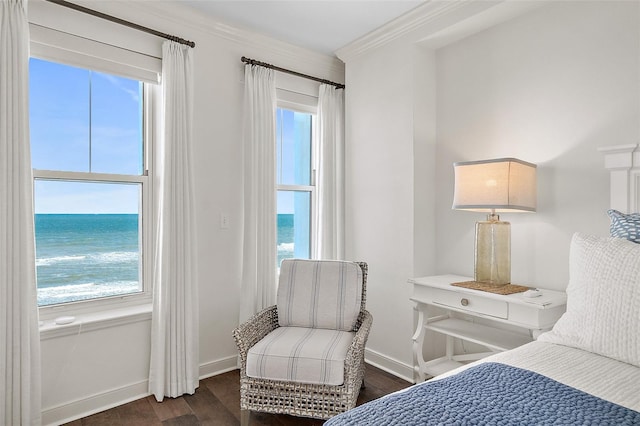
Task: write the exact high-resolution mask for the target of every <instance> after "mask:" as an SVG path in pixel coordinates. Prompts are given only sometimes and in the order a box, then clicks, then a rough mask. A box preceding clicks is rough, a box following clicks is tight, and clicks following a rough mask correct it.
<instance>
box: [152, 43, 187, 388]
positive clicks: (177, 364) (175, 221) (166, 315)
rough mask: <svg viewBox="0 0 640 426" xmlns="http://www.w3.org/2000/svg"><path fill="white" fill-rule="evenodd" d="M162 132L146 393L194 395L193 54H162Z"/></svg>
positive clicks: (171, 49) (171, 47)
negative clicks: (149, 359)
mask: <svg viewBox="0 0 640 426" xmlns="http://www.w3.org/2000/svg"><path fill="white" fill-rule="evenodd" d="M162 93H163V106H164V107H163V120H164V129H163V134H162V140H161V141H159V142H160V143H159V144H158V145H157V148H156V149H157V152H156V159H157V163H156V181H155V182H156V185H157V186H156V191H155V192H156V194H157V197H158V198H157V206H158V217H157V234H156V253H155V258H154V285H155V288H154V292H153V316H152V322H151V364H150V371H149V392H150V393H152V394H153V395H154V396H155V398H156V400H158V401H162V399H163V398H164V396H169V397H177V396H180V395H182V394H185V393H188V394H193V393H194V392H195V390H196V388H197V387H198V377H199V371H198V369H199V357H198V338H199V336H198V282H197V277H196V262H195V259H196V256H195V253H194V251H195V244H196V241H195V234H194V232H195V224H194V208H193V201H194V200H193V199H194V197H193V177H192V159H191V149H192V146H191V145H192V142H193V141H192V137H191V133H192V130H191V127H192V110H193V106H192V100H193V83H192V51H191V48H190V47H187V46H185V45H182V44H178V43H175V42H173V41H166V42H165V43H164V45H163V49H162Z"/></svg>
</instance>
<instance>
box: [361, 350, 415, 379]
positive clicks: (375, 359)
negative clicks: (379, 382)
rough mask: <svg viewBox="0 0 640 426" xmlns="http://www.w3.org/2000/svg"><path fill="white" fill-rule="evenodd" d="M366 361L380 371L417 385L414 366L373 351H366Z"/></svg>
mask: <svg viewBox="0 0 640 426" xmlns="http://www.w3.org/2000/svg"><path fill="white" fill-rule="evenodd" d="M364 360H365V362H366V363H367V364H371V365H373V366H374V367H377V368H379V369H380V370H383V371H386V372H387V373H389V374H393V375H394V376H396V377H399V378H401V379H403V380H406V381H407V382H410V383H415V380H414V378H413V366H411V365H409V364H406V363H404V362H401V361H398V360H397V359H394V358H391V357H388V356H386V355H383V354H381V353H380V352H376V351H374V350H371V349H368V348H367V349H365V350H364Z"/></svg>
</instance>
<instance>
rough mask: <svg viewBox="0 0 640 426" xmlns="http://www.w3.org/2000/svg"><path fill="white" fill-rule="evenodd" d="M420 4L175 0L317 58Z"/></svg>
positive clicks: (394, 0) (397, 0) (416, 0)
mask: <svg viewBox="0 0 640 426" xmlns="http://www.w3.org/2000/svg"><path fill="white" fill-rule="evenodd" d="M424 1H425V0H323V1H317V0H295V1H292V0H287V1H271V0H180V3H181V4H184V5H187V6H189V7H191V8H193V9H195V10H197V11H198V12H200V13H205V14H207V15H209V16H211V17H212V18H214V19H216V20H219V21H223V22H226V23H228V24H232V25H235V26H239V27H242V28H247V29H250V30H252V31H254V32H258V33H261V34H263V35H267V36H270V37H273V38H275V39H278V40H281V41H285V42H288V43H291V44H294V45H297V46H300V47H305V48H307V49H311V50H314V51H316V52H320V53H324V54H328V55H333V52H335V51H336V50H338V49H339V48H341V47H343V46H346V45H347V44H349V43H350V42H352V41H354V40H356V39H358V38H360V37H361V36H364V35H365V34H367V33H369V32H371V31H373V30H375V29H376V28H379V27H380V26H382V25H383V24H385V23H387V22H389V21H391V20H393V19H395V18H397V17H399V16H400V15H403V14H404V13H406V12H408V11H409V10H411V9H413V8H415V7H416V6H418V5H420V4H421V3H423V2H424Z"/></svg>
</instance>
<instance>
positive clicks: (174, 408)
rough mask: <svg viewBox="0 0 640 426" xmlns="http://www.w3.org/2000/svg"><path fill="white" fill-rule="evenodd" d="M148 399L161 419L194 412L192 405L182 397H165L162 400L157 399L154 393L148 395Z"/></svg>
mask: <svg viewBox="0 0 640 426" xmlns="http://www.w3.org/2000/svg"><path fill="white" fill-rule="evenodd" d="M146 399H147V401H149V404H150V405H151V408H153V411H154V412H155V414H156V417H158V420H160V421H165V420H168V419H172V418H174V417H181V416H186V415H192V414H193V411H192V410H191V407H189V404H187V401H185V400H184V398H182V397H180V398H165V399H163V400H162V402H158V401H156V398H155V397H154V396H153V395H150V396H148V397H147V398H146Z"/></svg>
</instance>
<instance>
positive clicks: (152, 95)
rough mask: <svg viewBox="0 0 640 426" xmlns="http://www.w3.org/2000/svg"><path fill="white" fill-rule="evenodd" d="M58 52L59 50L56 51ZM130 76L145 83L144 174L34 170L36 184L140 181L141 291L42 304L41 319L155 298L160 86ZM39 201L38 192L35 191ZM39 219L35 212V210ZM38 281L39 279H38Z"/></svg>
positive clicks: (96, 68) (45, 57)
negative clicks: (155, 173) (155, 175)
mask: <svg viewBox="0 0 640 426" xmlns="http://www.w3.org/2000/svg"><path fill="white" fill-rule="evenodd" d="M52 52H53V53H55V51H52ZM30 57H32V58H37V59H41V60H45V61H50V62H57V63H60V64H63V65H69V66H74V67H77V66H78V65H76V64H74V63H70V62H66V61H65V60H64V58H61V59H57V58H55V55H54V54H40V51H38V52H37V53H34V52H31V55H30ZM99 64H100V62H97V63H96V66H92V67H87V66H81V67H82V68H85V69H91V70H93V71H98V72H104V73H107V74H111V75H118V74H116V73H114V72H112V71H110V70H102V69H101V68H100V66H99ZM123 76H124V77H126V78H132V79H136V80H138V81H140V82H142V84H143V89H142V102H143V105H142V150H143V154H142V162H143V165H142V173H141V174H139V175H129V174H116V173H113V174H111V173H96V172H77V171H61V170H42V169H32V174H33V176H32V178H33V183H34V184H35V182H36V181H37V180H49V181H53V180H55V181H65V182H87V183H115V184H117V183H131V184H139V185H140V187H141V190H140V199H139V214H140V218H139V224H140V225H139V226H140V230H139V234H140V247H139V250H140V257H141V260H140V269H141V270H140V273H139V279H140V280H141V281H142V282H141V291H139V292H135V293H127V294H121V295H114V296H103V297H96V298H92V299H85V300H77V301H70V302H64V303H59V304H53V305H43V306H38V311H39V314H40V318H41V319H42V320H50V319H53V318H55V317H58V316H60V315H64V314H71V313H72V314H74V315H77V314H80V315H82V314H90V313H96V312H103V311H108V310H112V309H121V308H127V307H132V306H140V305H150V304H151V303H152V300H153V279H152V277H153V253H154V236H153V231H154V225H153V224H154V223H155V212H154V199H153V198H154V197H153V193H154V192H153V181H154V178H153V165H154V158H155V157H154V153H153V147H154V139H155V135H156V134H157V130H158V129H157V127H156V126H157V125H158V123H160V120H158V115H159V111H160V108H161V105H160V100H161V95H160V89H161V88H160V86H159V85H156V84H152V83H149V82H148V81H146V80H143V79H140V78H135V77H132V76H128V75H123ZM34 203H35V194H34ZM34 219H35V213H34ZM36 284H37V282H36Z"/></svg>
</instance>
